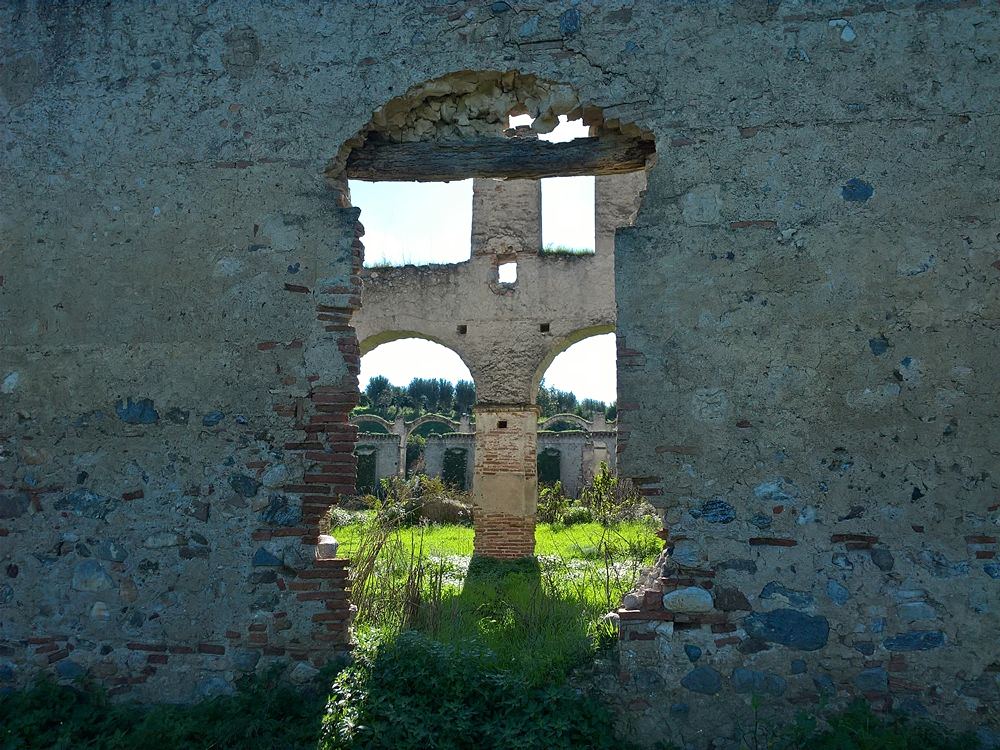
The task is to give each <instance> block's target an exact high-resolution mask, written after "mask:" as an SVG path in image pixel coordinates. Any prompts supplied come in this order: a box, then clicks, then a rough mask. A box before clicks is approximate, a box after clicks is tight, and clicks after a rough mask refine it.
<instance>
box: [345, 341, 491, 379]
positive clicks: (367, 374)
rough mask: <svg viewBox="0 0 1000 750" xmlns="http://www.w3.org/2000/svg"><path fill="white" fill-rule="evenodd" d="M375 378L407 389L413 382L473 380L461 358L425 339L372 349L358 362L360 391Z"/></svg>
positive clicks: (391, 342)
mask: <svg viewBox="0 0 1000 750" xmlns="http://www.w3.org/2000/svg"><path fill="white" fill-rule="evenodd" d="M375 375H384V376H385V377H387V378H389V382H390V383H392V384H393V385H398V386H407V385H409V384H410V381H411V380H413V379H414V378H444V379H445V380H450V381H451V382H452V383H456V382H458V381H459V380H472V374H471V373H470V372H469V368H468V367H466V366H465V363H464V362H463V361H462V358H461V357H459V356H458V355H457V354H455V352H453V351H452V350H451V349H449V348H448V347H446V346H441V344H435V343H434V342H433V341H427V340H426V339H399V340H398V341H390V342H389V343H388V344H382V346H378V347H375V348H374V349H372V350H371V351H370V352H368V354H366V355H365V356H363V357H362V358H361V375H360V376H359V380H360V382H361V390H364V389H365V386H367V385H368V381H369V380H371V378H373V377H374V376H375Z"/></svg>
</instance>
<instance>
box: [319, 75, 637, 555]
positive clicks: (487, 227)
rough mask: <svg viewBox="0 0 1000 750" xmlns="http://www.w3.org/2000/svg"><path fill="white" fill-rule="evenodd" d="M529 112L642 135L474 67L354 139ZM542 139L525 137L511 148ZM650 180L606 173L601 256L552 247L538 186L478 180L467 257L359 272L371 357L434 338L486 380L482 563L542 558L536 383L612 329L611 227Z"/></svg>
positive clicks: (470, 134)
mask: <svg viewBox="0 0 1000 750" xmlns="http://www.w3.org/2000/svg"><path fill="white" fill-rule="evenodd" d="M525 111H526V112H527V113H528V114H530V115H531V116H533V117H534V118H535V120H534V122H533V124H532V127H533V128H537V129H538V130H539V131H540V132H542V133H544V132H548V131H549V130H551V129H552V127H553V124H554V123H555V122H556V121H557V118H558V116H559V115H564V114H565V115H569V116H570V117H572V118H582V119H583V120H584V122H585V123H586V124H588V125H590V126H591V128H592V131H593V133H594V135H599V134H605V133H614V134H633V135H634V134H641V131H640V130H639V129H638V128H636V127H635V126H634V125H630V124H626V125H622V124H621V123H620V122H618V121H614V120H612V121H606V120H605V119H604V118H603V117H602V114H601V110H600V108H598V107H594V106H590V105H584V104H581V100H580V98H579V96H578V94H577V93H576V92H575V91H574V90H573V89H572V87H569V86H566V85H564V84H555V83H551V82H548V81H544V80H540V79H538V78H536V77H535V76H530V75H519V74H517V73H515V72H502V73H501V72H488V71H464V72H460V73H456V74H452V75H449V76H445V77H443V78H441V79H436V80H433V81H429V82H426V83H423V84H421V85H419V86H417V87H414V88H412V89H410V90H409V91H407V92H406V93H405V94H403V95H402V96H400V97H397V98H395V99H393V100H392V101H390V102H388V103H387V104H386V105H385V106H384V107H382V108H380V109H379V110H377V111H376V112H375V114H374V116H373V117H372V120H371V122H370V123H369V124H368V125H367V126H366V127H365V128H364V129H363V130H362V133H361V135H359V136H358V137H357V138H354V139H351V140H350V141H349V142H348V143H349V145H350V148H352V149H359V148H362V147H365V146H369V145H372V144H382V145H383V146H384V145H385V144H391V143H399V142H404V143H405V142H408V141H418V140H419V141H455V140H461V139H464V142H466V143H470V142H472V141H471V139H474V138H483V139H486V138H492V139H494V140H497V141H499V140H501V139H502V138H503V135H502V133H503V128H504V125H505V124H506V120H507V115H508V114H517V113H520V112H525ZM512 132H513V131H507V135H508V136H509V135H511V133H512ZM645 135H647V136H648V134H645ZM534 137H537V133H535V132H533V131H528V130H527V129H518V130H517V135H516V136H514V140H513V141H512V142H514V143H516V142H518V141H519V140H520V141H522V142H523V139H527V138H534ZM356 156H357V152H350V150H349V149H346V148H345V149H344V150H342V151H341V153H340V154H338V156H337V158H336V159H334V160H333V162H332V163H331V166H330V170H329V174H330V176H331V179H333V180H335V181H337V182H339V183H340V184H343V182H344V171H343V170H344V169H345V167H346V174H347V175H349V176H350V175H352V172H351V166H352V164H356V163H357V162H356V161H355V158H356ZM459 158H460V157H459ZM641 163H642V162H640V164H641ZM366 176H367V177H371V178H373V179H379V178H384V177H385V176H384V175H380V174H378V173H377V172H375V173H374V174H367V173H366ZM644 185H645V174H644V172H642V171H641V170H640V171H639V172H638V173H637V174H628V173H625V174H607V175H598V176H597V177H596V186H595V193H596V196H597V199H598V201H600V203H599V204H598V205H597V206H596V208H597V210H596V211H595V224H596V227H595V228H596V238H595V240H596V242H595V246H596V252H595V253H594V254H589V255H588V254H584V255H567V254H545V253H542V252H541V250H542V210H541V209H542V204H541V202H542V195H541V182H540V180H537V179H535V180H531V179H509V180H498V179H475V180H474V181H473V196H472V230H471V257H470V259H469V260H468V261H465V262H461V263H452V264H442V265H426V266H403V267H381V266H380V267H377V268H370V269H364V271H363V273H362V286H363V293H362V303H363V304H362V307H361V309H360V310H358V311H357V313H355V315H354V317H353V318H352V323H353V324H354V326H355V328H356V330H357V335H358V338H359V340H360V342H361V352H362V354H364V353H367V352H369V351H371V350H372V349H374V348H375V347H377V346H379V345H381V344H383V343H386V342H388V341H392V340H394V339H399V338H405V337H414V336H415V337H421V338H425V339H428V340H431V341H435V342H437V343H439V344H442V345H444V346H447V347H449V348H450V349H452V351H454V352H455V353H456V354H458V355H459V356H460V357H461V358H462V360H463V362H464V363H465V364H466V366H467V367H468V368H469V371H470V373H471V374H472V377H473V379H474V381H475V383H476V399H477V402H476V405H475V407H474V413H475V416H476V434H475V451H474V454H475V463H474V469H473V476H474V479H473V482H472V496H473V503H474V507H475V512H474V513H473V518H474V523H475V531H476V534H475V553H476V554H477V555H486V556H490V557H503V558H521V557H527V556H530V555H532V554H533V553H534V544H535V537H534V516H535V506H536V500H537V492H538V488H537V476H536V475H537V464H536V452H537V432H538V425H537V423H538V408H537V406H536V405H535V396H536V393H537V390H538V385H539V381H540V379H541V377H542V376H543V374H544V372H545V370H546V369H547V367H548V365H549V364H551V362H552V360H553V359H554V358H555V356H556V355H558V354H559V353H560V352H562V351H564V350H565V349H566V348H568V347H569V346H570V345H571V344H573V343H575V342H576V341H579V340H581V339H583V338H586V337H587V336H590V335H594V334H597V333H607V332H610V331H613V330H614V319H615V303H614V231H615V229H616V228H617V227H618V226H622V225H624V224H627V223H629V222H631V221H633V220H634V218H635V215H636V212H637V209H638V204H639V200H640V197H641V191H642V188H643V187H644ZM587 208H590V207H581V210H586V209H587ZM363 220H364V217H363V216H362V221H363ZM507 262H514V263H516V265H517V280H516V282H515V283H502V282H500V281H499V278H498V271H497V269H498V267H499V266H500V264H502V263H507Z"/></svg>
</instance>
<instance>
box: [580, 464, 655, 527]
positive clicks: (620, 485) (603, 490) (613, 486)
mask: <svg viewBox="0 0 1000 750" xmlns="http://www.w3.org/2000/svg"><path fill="white" fill-rule="evenodd" d="M580 502H581V504H582V505H585V506H587V507H588V508H590V511H591V513H592V514H593V516H594V520H595V521H597V522H598V523H600V524H601V525H603V526H611V525H613V524H615V523H619V522H621V521H635V520H639V519H641V518H644V517H655V515H656V511H655V509H654V508H653V507H652V506H651V505H650V504H649V503H647V502H646V500H645V498H643V496H642V495H641V494H639V491H638V490H637V489H636V488H635V485H633V484H632V482H631V481H630V480H628V479H627V478H624V477H619V476H618V475H617V474H615V473H614V472H613V471H611V468H610V467H609V466H608V465H607V464H606V463H604V462H603V461H602V462H601V465H600V467H599V468H598V471H597V473H596V474H595V475H594V478H593V479H592V480H591V481H590V482H588V483H587V484H586V486H584V488H583V489H582V490H581V491H580Z"/></svg>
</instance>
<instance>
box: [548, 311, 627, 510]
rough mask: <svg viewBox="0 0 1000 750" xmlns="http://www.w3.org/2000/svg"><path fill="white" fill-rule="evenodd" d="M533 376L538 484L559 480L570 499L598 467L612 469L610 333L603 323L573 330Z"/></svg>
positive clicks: (613, 431) (614, 382)
mask: <svg viewBox="0 0 1000 750" xmlns="http://www.w3.org/2000/svg"><path fill="white" fill-rule="evenodd" d="M536 375H537V377H538V384H537V389H536V397H535V398H536V403H537V404H538V408H539V425H538V467H539V483H540V484H549V485H551V484H553V483H554V482H555V481H558V482H559V483H560V487H561V488H562V490H563V491H564V492H565V493H566V494H567V495H568V496H569V497H577V496H578V495H579V493H580V490H581V489H582V488H583V487H584V486H585V485H586V484H587V483H588V482H589V481H591V480H592V479H593V478H594V476H595V475H596V474H597V473H599V472H600V471H601V467H602V465H605V466H607V468H608V470H610V471H614V469H615V456H616V445H617V440H616V433H617V423H616V421H615V415H616V401H617V376H616V354H615V337H614V333H613V331H611V330H608V327H607V326H594V327H591V328H588V329H583V330H580V331H574V332H573V333H572V334H570V335H568V336H566V337H565V338H564V339H563V340H561V341H559V342H558V343H557V344H556V345H555V346H553V348H552V349H551V350H550V351H549V352H548V353H547V354H546V357H545V359H544V360H543V361H542V363H541V364H540V365H539V368H538V371H537V372H536ZM543 467H544V469H545V474H544V476H543Z"/></svg>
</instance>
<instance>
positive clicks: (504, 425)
mask: <svg viewBox="0 0 1000 750" xmlns="http://www.w3.org/2000/svg"><path fill="white" fill-rule="evenodd" d="M497 427H498V428H499V429H501V430H505V429H507V420H506V419H498V420H497Z"/></svg>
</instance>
